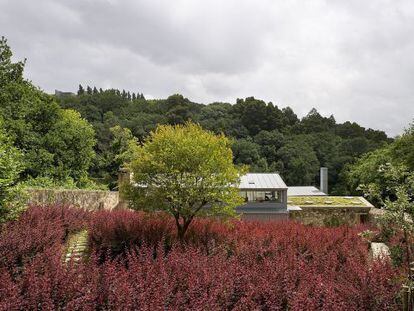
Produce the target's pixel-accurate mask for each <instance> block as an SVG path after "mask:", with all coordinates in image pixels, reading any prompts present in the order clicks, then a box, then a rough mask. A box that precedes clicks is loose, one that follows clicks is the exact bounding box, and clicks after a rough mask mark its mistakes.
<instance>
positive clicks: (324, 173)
mask: <svg viewBox="0 0 414 311" xmlns="http://www.w3.org/2000/svg"><path fill="white" fill-rule="evenodd" d="M320 190H321V191H322V192H323V193H325V194H328V168H327V167H321V184H320Z"/></svg>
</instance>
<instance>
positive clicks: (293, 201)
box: [288, 196, 366, 206]
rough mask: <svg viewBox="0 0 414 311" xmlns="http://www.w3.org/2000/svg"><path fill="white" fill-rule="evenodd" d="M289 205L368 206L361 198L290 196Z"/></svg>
mask: <svg viewBox="0 0 414 311" xmlns="http://www.w3.org/2000/svg"><path fill="white" fill-rule="evenodd" d="M288 204H290V205H298V206H304V205H308V206H312V205H315V206H366V203H365V202H364V201H362V200H361V199H360V198H359V197H340V196H289V197H288Z"/></svg>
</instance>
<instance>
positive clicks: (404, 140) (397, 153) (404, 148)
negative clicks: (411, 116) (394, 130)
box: [391, 123, 414, 171]
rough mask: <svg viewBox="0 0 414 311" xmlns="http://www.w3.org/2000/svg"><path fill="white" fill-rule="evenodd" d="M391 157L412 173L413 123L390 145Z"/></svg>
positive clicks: (413, 159)
mask: <svg viewBox="0 0 414 311" xmlns="http://www.w3.org/2000/svg"><path fill="white" fill-rule="evenodd" d="M391 149H392V155H393V157H394V158H395V159H399V161H401V162H402V163H404V165H406V166H407V167H408V169H410V170H412V171H414V123H413V124H411V126H410V127H409V128H408V129H407V130H406V131H405V133H404V134H403V135H402V136H401V137H399V138H398V139H396V140H395V142H394V143H393V144H392V148H391Z"/></svg>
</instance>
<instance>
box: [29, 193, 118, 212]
mask: <svg viewBox="0 0 414 311" xmlns="http://www.w3.org/2000/svg"><path fill="white" fill-rule="evenodd" d="M28 194H29V200H28V201H29V202H28V203H29V204H68V205H72V206H75V207H79V208H83V209H86V210H90V211H95V210H101V209H106V210H112V209H114V208H116V207H117V206H118V203H119V194H118V192H117V191H101V190H66V189H63V190H57V189H29V190H28Z"/></svg>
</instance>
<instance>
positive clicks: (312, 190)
mask: <svg viewBox="0 0 414 311" xmlns="http://www.w3.org/2000/svg"><path fill="white" fill-rule="evenodd" d="M287 194H288V196H314V195H316V196H326V193H324V192H322V191H320V190H319V189H318V188H316V187H314V186H293V187H291V186H289V187H288V192H287Z"/></svg>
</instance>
